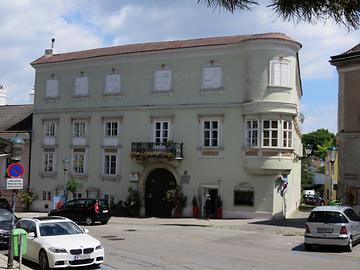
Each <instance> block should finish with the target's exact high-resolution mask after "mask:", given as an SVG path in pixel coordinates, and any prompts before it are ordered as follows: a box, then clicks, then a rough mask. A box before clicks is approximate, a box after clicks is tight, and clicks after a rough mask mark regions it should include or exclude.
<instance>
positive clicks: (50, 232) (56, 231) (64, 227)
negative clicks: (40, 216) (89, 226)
mask: <svg viewBox="0 0 360 270" xmlns="http://www.w3.org/2000/svg"><path fill="white" fill-rule="evenodd" d="M82 233H84V232H83V231H82V230H81V228H80V227H78V226H77V225H76V224H74V223H73V222H53V223H44V224H41V225H40V235H41V236H55V235H70V234H82Z"/></svg>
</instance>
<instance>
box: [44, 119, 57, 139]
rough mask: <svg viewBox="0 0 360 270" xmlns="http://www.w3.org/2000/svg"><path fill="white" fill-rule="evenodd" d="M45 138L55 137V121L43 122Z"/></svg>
mask: <svg viewBox="0 0 360 270" xmlns="http://www.w3.org/2000/svg"><path fill="white" fill-rule="evenodd" d="M44 126H45V127H44V129H45V137H55V132H56V122H55V121H45V122H44Z"/></svg>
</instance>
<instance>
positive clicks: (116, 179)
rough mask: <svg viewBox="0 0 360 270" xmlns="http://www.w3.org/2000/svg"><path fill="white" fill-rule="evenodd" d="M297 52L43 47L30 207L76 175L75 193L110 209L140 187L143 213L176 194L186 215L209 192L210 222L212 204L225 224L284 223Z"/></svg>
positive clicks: (185, 46) (295, 166)
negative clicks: (246, 220)
mask: <svg viewBox="0 0 360 270" xmlns="http://www.w3.org/2000/svg"><path fill="white" fill-rule="evenodd" d="M300 48H301V44H299V43H298V42H296V41H294V40H293V39H291V38H290V37H288V36H286V35H284V34H281V33H265V34H257V35H242V36H225V37H214V38H203V39H193V40H181V41H165V42H154V43H145V44H131V45H123V46H115V47H108V48H100V49H93V50H86V51H79V52H69V53H61V54H54V53H53V50H52V49H48V50H46V52H45V55H43V56H42V57H40V58H39V59H37V60H35V61H34V62H32V66H33V67H34V68H35V70H36V78H35V101H34V119H33V120H34V121H33V130H34V133H33V142H32V163H31V164H32V169H31V179H32V180H31V186H32V188H33V189H34V190H35V191H36V193H37V195H38V198H37V200H36V201H35V202H34V204H33V205H32V207H33V210H39V211H48V208H49V207H50V205H51V202H50V200H51V198H52V197H53V196H54V195H59V194H63V189H64V182H65V181H69V180H70V179H73V180H75V181H76V182H77V183H79V185H80V187H79V189H78V190H77V192H76V194H75V195H76V197H101V198H107V199H108V200H110V201H115V202H117V201H119V200H123V201H124V200H125V199H126V197H127V196H128V194H129V189H132V190H138V191H139V193H140V196H141V201H142V208H141V214H142V215H146V216H159V217H163V216H169V215H170V214H171V212H169V210H168V208H167V207H166V205H165V204H166V202H165V201H164V194H165V192H166V191H167V190H168V189H171V188H173V187H175V186H178V187H180V188H181V190H182V192H183V193H184V194H185V195H186V196H187V198H188V199H187V207H186V208H185V209H184V214H183V215H184V216H191V210H192V204H191V201H192V198H193V196H194V195H195V196H196V197H197V198H198V200H199V204H200V209H203V207H202V206H203V202H204V194H206V193H209V194H210V196H211V199H212V205H213V207H212V210H211V212H212V214H214V213H215V204H216V201H217V200H218V198H219V196H221V199H222V200H223V217H224V218H240V217H254V216H262V217H273V216H279V215H280V216H281V215H286V216H288V215H290V214H291V213H292V212H294V211H295V209H296V208H297V207H298V206H299V204H300V191H301V180H300V178H301V177H300V171H301V161H300V157H301V156H302V144H301V139H300V138H301V130H300V125H301V120H302V119H301V114H300V107H299V100H300V98H301V96H302V89H301V79H300V70H299V59H298V51H299V50H300ZM64 160H68V161H69V162H68V164H66V162H63V161H64ZM64 168H65V169H66V168H68V170H67V171H66V170H64ZM65 172H67V177H65V175H64V173H65ZM69 197H71V195H69Z"/></svg>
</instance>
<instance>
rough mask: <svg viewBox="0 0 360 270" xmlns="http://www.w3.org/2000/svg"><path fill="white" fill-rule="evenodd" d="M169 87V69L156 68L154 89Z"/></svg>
mask: <svg viewBox="0 0 360 270" xmlns="http://www.w3.org/2000/svg"><path fill="white" fill-rule="evenodd" d="M170 88H171V70H157V71H156V73H155V90H157V91H168V90H170Z"/></svg>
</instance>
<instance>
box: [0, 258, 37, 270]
mask: <svg viewBox="0 0 360 270" xmlns="http://www.w3.org/2000/svg"><path fill="white" fill-rule="evenodd" d="M7 259H8V258H7V256H6V255H3V254H0V269H1V270H3V269H7ZM13 269H19V262H18V261H17V260H14V268H13ZM21 269H22V270H31V268H29V267H27V266H25V265H22V267H21Z"/></svg>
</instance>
